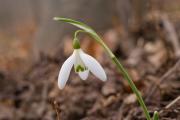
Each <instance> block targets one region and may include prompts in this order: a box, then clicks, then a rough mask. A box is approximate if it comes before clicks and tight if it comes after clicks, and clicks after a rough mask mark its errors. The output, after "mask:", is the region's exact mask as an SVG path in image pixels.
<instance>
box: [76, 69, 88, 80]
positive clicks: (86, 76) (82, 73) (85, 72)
mask: <svg viewBox="0 0 180 120" xmlns="http://www.w3.org/2000/svg"><path fill="white" fill-rule="evenodd" d="M78 74H79V76H80V78H81V79H82V80H86V79H87V78H88V75H89V70H85V71H83V72H78Z"/></svg>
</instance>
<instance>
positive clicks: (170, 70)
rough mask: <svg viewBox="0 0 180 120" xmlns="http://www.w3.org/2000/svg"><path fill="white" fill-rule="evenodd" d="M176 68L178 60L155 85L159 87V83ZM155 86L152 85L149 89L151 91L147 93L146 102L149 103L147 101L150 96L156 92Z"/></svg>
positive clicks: (179, 61)
mask: <svg viewBox="0 0 180 120" xmlns="http://www.w3.org/2000/svg"><path fill="white" fill-rule="evenodd" d="M178 66H180V59H179V60H178V61H177V62H176V64H175V65H174V66H173V67H172V68H171V69H169V70H168V71H167V72H166V73H165V74H164V75H163V76H162V77H161V78H160V79H159V81H157V85H160V84H161V83H163V82H164V81H165V80H166V79H167V78H168V77H169V76H170V75H171V74H173V73H174V72H175V71H176V70H177V68H178ZM157 85H153V86H152V88H151V91H150V92H149V93H148V96H147V97H146V101H149V99H150V98H151V97H152V95H153V94H154V92H155V91H156V90H157V88H158V86H157Z"/></svg>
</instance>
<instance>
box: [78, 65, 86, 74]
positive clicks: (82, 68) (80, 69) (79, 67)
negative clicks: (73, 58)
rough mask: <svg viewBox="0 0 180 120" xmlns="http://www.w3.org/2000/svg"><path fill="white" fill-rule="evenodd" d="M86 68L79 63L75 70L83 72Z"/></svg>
mask: <svg viewBox="0 0 180 120" xmlns="http://www.w3.org/2000/svg"><path fill="white" fill-rule="evenodd" d="M84 70H86V68H85V67H83V66H81V65H77V66H76V67H75V71H76V72H83V71H84Z"/></svg>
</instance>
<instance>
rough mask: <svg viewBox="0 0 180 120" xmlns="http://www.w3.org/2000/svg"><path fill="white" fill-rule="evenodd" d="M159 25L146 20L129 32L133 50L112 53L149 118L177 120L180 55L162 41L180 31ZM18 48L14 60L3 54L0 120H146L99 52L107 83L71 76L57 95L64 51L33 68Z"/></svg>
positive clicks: (123, 82)
mask: <svg viewBox="0 0 180 120" xmlns="http://www.w3.org/2000/svg"><path fill="white" fill-rule="evenodd" d="M153 20H154V19H153ZM155 21H156V19H155ZM157 21H158V23H157V22H155V23H154V22H152V21H151V19H150V21H149V19H148V20H147V21H146V22H145V24H144V26H143V27H142V28H143V29H138V30H136V31H133V33H132V34H133V37H134V38H136V39H135V40H134V41H135V42H134V43H135V44H133V45H131V46H129V44H126V45H122V44H121V45H118V46H116V45H115V46H114V47H113V49H114V52H115V54H116V55H117V56H118V58H119V60H120V61H121V62H122V64H123V65H124V67H125V68H127V70H128V72H129V74H130V76H131V77H132V79H133V81H134V82H135V84H136V86H137V87H138V89H139V90H140V92H141V94H142V96H143V99H144V100H145V103H146V105H147V106H148V110H149V112H150V115H152V114H153V111H155V110H157V111H158V112H159V116H160V120H180V82H179V81H180V59H179V54H178V52H179V50H180V49H178V48H176V47H175V46H174V44H173V42H172V41H174V38H171V37H170V38H168V39H166V38H167V37H168V36H171V35H172V34H173V35H175V36H176V37H179V36H178V33H180V26H178V22H176V21H173V25H174V24H175V25H176V27H174V26H173V28H174V29H175V31H177V33H176V34H174V33H173V32H174V31H171V30H170V32H167V31H168V30H169V28H168V27H167V28H166V27H164V25H166V24H167V23H166V22H167V19H166V18H161V19H159V17H158V20H157ZM164 21H165V22H164ZM149 22H150V23H152V24H150V26H153V27H152V29H149V27H150V26H149ZM157 25H158V26H157ZM146 27H147V28H148V29H147V28H146ZM157 27H158V28H157ZM159 29H161V30H159ZM146 30H147V31H146ZM151 30H152V31H151ZM159 31H160V32H159ZM162 31H163V32H162ZM114 32H115V30H114ZM167 34H168V35H167ZM173 35H172V36H173ZM164 36H165V38H164ZM131 40H132V39H130V38H128V40H127V41H131ZM168 40H170V42H167V41H168ZM122 42H123V41H121V43H122ZM130 43H131V42H130ZM109 45H110V44H109ZM15 46H16V44H15ZM124 46H126V47H125V48H124ZM132 46H133V47H132ZM1 48H2V47H1ZM17 48H18V49H17ZM19 48H21V47H15V48H12V52H16V53H15V54H13V53H10V54H6V56H7V55H9V57H8V59H10V58H11V57H13V59H11V60H7V57H2V56H1V57H0V61H1V63H0V64H1V69H0V120H54V119H58V118H59V119H58V120H80V119H81V120H145V116H144V114H143V112H142V109H141V108H140V106H139V104H138V101H137V99H136V96H135V95H134V94H133V93H132V91H131V88H130V87H129V85H128V83H127V81H126V80H125V79H124V78H123V76H122V75H121V74H120V73H119V72H118V70H117V69H116V66H115V65H114V64H112V63H111V60H110V59H109V58H108V56H107V55H106V54H104V53H103V52H102V53H101V52H100V53H99V55H100V56H101V60H99V61H100V62H101V64H102V66H103V67H104V69H105V71H106V73H107V77H108V80H107V82H102V81H100V80H98V79H97V78H96V77H94V76H93V75H90V76H89V78H88V80H86V81H82V80H80V78H79V77H78V76H77V74H75V73H74V72H72V73H71V75H70V79H69V80H68V82H67V85H66V87H65V88H64V89H63V90H59V89H58V86H57V77H58V72H59V70H60V67H61V65H62V63H63V62H64V61H65V60H66V58H67V57H68V56H67V55H65V54H64V53H63V52H62V50H64V48H59V49H58V50H57V55H56V57H49V56H45V55H42V56H41V58H40V60H39V61H36V62H35V63H28V62H27V61H28V60H26V61H25V62H24V61H23V59H25V58H27V56H26V54H28V52H27V51H26V49H24V48H23V47H22V48H21V49H19ZM25 48H26V47H25ZM13 49H16V50H17V51H13ZM96 49H97V48H96ZM96 49H95V51H96ZM0 51H1V50H0ZM59 51H61V52H59ZM127 51H131V52H130V53H129V52H127ZM96 52H98V51H96ZM17 53H18V54H17ZM16 55H20V56H16ZM23 62H24V63H23ZM22 64H23V65H22Z"/></svg>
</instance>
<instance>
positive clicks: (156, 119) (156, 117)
mask: <svg viewBox="0 0 180 120" xmlns="http://www.w3.org/2000/svg"><path fill="white" fill-rule="evenodd" d="M153 120H159V116H158V112H157V111H155V112H154V115H153Z"/></svg>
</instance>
